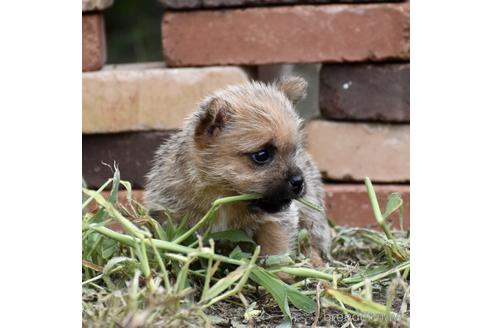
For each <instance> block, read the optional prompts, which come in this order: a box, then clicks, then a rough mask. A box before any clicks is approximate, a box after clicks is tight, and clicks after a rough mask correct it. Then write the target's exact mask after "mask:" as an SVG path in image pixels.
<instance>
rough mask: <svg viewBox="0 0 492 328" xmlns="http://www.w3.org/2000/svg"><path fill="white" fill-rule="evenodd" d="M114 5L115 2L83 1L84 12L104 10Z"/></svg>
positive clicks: (105, 0)
mask: <svg viewBox="0 0 492 328" xmlns="http://www.w3.org/2000/svg"><path fill="white" fill-rule="evenodd" d="M112 5H113V0H82V12H84V11H93V10H104V9H106V8H108V7H111V6H112Z"/></svg>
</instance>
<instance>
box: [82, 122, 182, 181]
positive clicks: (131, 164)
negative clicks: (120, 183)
mask: <svg viewBox="0 0 492 328" xmlns="http://www.w3.org/2000/svg"><path fill="white" fill-rule="evenodd" d="M172 133H173V131H152V132H129V133H115V134H84V135H82V176H83V178H84V179H85V182H86V184H87V186H88V187H89V188H99V187H100V186H101V185H102V184H103V183H104V182H106V181H107V180H108V179H109V178H112V177H113V173H112V172H111V169H110V168H109V167H108V166H107V165H104V164H102V163H103V162H104V163H106V164H109V165H111V167H112V166H113V163H114V162H116V163H117V164H118V167H119V170H120V172H121V179H122V180H127V181H130V182H131V183H132V185H133V187H134V188H136V189H138V188H143V187H144V185H145V174H147V172H148V171H149V170H150V166H151V162H152V159H153V157H154V153H155V151H156V149H157V148H158V147H159V145H160V144H161V143H162V142H164V140H166V139H167V138H168V137H169V136H170V135H171V134H172Z"/></svg>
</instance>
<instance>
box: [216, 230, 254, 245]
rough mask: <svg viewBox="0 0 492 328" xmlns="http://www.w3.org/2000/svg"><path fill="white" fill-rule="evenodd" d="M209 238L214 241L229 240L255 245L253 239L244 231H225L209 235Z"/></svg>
mask: <svg viewBox="0 0 492 328" xmlns="http://www.w3.org/2000/svg"><path fill="white" fill-rule="evenodd" d="M209 238H212V239H213V240H228V241H234V242H241V241H243V242H248V243H253V244H254V243H255V242H254V241H253V239H251V237H250V236H248V235H247V234H246V232H244V231H242V230H225V231H218V232H214V233H211V234H210V235H209Z"/></svg>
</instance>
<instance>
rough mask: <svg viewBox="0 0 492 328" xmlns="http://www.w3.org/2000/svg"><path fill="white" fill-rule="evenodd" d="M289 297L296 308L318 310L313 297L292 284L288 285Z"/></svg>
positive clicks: (311, 311) (308, 311)
mask: <svg viewBox="0 0 492 328" xmlns="http://www.w3.org/2000/svg"><path fill="white" fill-rule="evenodd" d="M287 298H288V299H289V301H290V302H291V303H292V304H293V305H294V306H295V307H296V308H298V309H301V310H303V311H304V312H307V313H313V312H314V311H316V303H315V302H314V301H313V300H312V299H311V298H309V297H308V296H306V295H304V294H302V293H301V292H300V291H298V290H297V289H295V288H293V287H291V286H288V290H287Z"/></svg>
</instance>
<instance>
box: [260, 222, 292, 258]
mask: <svg viewBox="0 0 492 328" xmlns="http://www.w3.org/2000/svg"><path fill="white" fill-rule="evenodd" d="M255 241H256V243H257V244H258V245H260V246H261V255H263V256H266V255H279V254H286V253H289V251H290V233H289V231H287V229H285V228H284V227H283V226H282V225H281V224H280V223H279V222H266V223H263V224H262V225H261V226H260V227H259V228H258V230H257V231H256V234H255Z"/></svg>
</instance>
